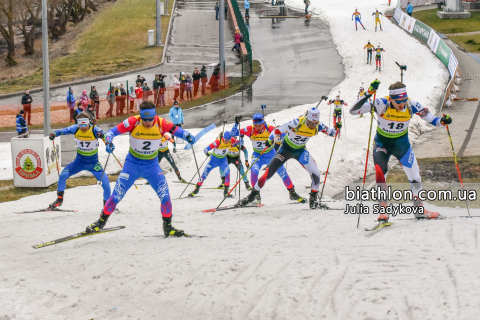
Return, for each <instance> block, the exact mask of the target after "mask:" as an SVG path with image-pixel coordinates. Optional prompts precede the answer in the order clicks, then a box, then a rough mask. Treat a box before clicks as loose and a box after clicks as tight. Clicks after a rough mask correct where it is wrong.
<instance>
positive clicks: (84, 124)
mask: <svg viewBox="0 0 480 320" xmlns="http://www.w3.org/2000/svg"><path fill="white" fill-rule="evenodd" d="M77 125H78V127H79V128H87V127H88V126H89V125H90V120H88V119H86V118H82V119H77Z"/></svg>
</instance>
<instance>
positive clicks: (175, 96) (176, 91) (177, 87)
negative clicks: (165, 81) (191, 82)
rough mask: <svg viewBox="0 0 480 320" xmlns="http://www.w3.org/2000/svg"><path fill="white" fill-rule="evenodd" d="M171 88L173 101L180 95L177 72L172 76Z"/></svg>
mask: <svg viewBox="0 0 480 320" xmlns="http://www.w3.org/2000/svg"><path fill="white" fill-rule="evenodd" d="M173 89H174V90H175V95H174V97H173V101H177V98H178V96H179V95H180V80H178V75H177V74H176V75H174V76H173Z"/></svg>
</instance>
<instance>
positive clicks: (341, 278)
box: [319, 265, 348, 317]
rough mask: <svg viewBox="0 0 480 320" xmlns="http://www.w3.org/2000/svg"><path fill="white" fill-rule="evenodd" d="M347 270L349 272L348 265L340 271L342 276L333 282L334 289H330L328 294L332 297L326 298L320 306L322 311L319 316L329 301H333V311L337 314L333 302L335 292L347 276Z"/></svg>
mask: <svg viewBox="0 0 480 320" xmlns="http://www.w3.org/2000/svg"><path fill="white" fill-rule="evenodd" d="M347 272H348V265H347V266H345V267H343V270H342V271H341V272H340V276H339V277H337V278H336V279H335V280H334V282H333V288H332V290H330V293H328V294H327V295H326V296H328V297H330V298H329V299H326V301H325V303H324V304H323V306H322V307H321V308H320V313H319V317H320V316H321V315H322V314H323V312H324V310H325V308H326V307H327V305H328V303H329V302H332V307H333V311H334V312H335V314H337V310H336V308H335V303H334V302H333V300H334V298H335V293H336V292H337V289H338V288H339V287H340V285H341V284H342V282H343V280H344V279H345V276H346V275H347Z"/></svg>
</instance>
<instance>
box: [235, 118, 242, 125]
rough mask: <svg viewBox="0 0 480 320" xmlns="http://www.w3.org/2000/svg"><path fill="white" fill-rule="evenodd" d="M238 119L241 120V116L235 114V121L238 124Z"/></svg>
mask: <svg viewBox="0 0 480 320" xmlns="http://www.w3.org/2000/svg"><path fill="white" fill-rule="evenodd" d="M240 121H242V116H236V117H235V123H236V124H240Z"/></svg>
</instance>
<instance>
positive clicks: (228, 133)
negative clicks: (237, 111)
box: [223, 131, 232, 140]
mask: <svg viewBox="0 0 480 320" xmlns="http://www.w3.org/2000/svg"><path fill="white" fill-rule="evenodd" d="M223 139H225V140H230V139H232V135H231V134H230V131H225V132H224V133H223Z"/></svg>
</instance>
